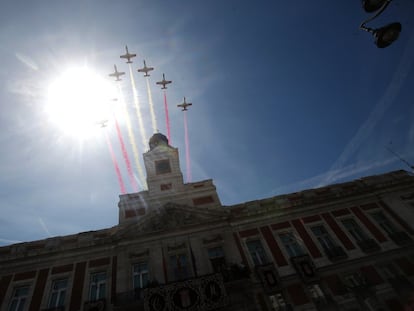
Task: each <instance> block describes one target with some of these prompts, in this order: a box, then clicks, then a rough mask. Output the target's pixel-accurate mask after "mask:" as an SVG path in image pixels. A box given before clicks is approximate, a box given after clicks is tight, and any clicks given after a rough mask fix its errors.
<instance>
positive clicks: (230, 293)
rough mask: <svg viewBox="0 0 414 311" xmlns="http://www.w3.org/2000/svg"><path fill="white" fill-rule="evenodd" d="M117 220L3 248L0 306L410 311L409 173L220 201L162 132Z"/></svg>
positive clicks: (413, 184) (413, 198)
mask: <svg viewBox="0 0 414 311" xmlns="http://www.w3.org/2000/svg"><path fill="white" fill-rule="evenodd" d="M144 163H145V168H146V173H147V183H148V190H146V191H141V192H138V193H131V194H125V195H121V196H120V201H119V204H118V207H119V224H118V225H117V226H115V227H112V228H108V229H103V230H98V231H90V232H82V233H79V234H75V235H69V236H61V237H53V238H48V239H45V240H40V241H33V242H28V243H19V244H14V245H10V246H6V247H1V248H0V311H6V310H7V311H9V310H10V311H14V310H30V311H35V310H62V311H78V310H84V311H87V310H108V311H109V310H114V311H116V310H119V311H121V310H145V311H172V310H177V311H180V310H187V311H189V310H223V311H227V310H246V311H253V310H263V311H266V310H267V311H271V310H280V311H282V310H349V311H351V310H384V311H385V310H414V286H413V284H414V283H413V282H414V244H413V235H414V227H413V224H414V177H413V176H412V175H411V174H409V173H407V172H405V171H395V172H390V173H387V174H384V175H377V176H370V177H366V178H362V179H358V180H355V181H352V182H347V183H342V184H335V185H330V186H326V187H322V188H318V189H310V190H305V191H301V192H297V193H291V194H286V195H279V196H275V197H271V198H266V199H262V200H257V201H251V202H245V203H241V204H237V205H233V206H222V204H221V202H220V199H219V197H218V195H217V192H216V188H215V186H214V184H213V182H212V180H205V181H200V182H194V183H184V181H183V176H182V172H181V170H180V166H179V155H178V150H177V149H176V148H173V147H171V146H169V145H168V141H167V139H166V137H165V136H163V135H162V134H155V135H154V136H153V137H152V138H151V139H150V150H149V151H148V152H147V153H145V154H144Z"/></svg>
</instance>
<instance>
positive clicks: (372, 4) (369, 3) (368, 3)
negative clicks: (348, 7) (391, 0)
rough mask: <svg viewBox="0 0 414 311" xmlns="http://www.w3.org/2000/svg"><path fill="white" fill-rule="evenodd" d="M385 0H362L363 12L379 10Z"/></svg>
mask: <svg viewBox="0 0 414 311" xmlns="http://www.w3.org/2000/svg"><path fill="white" fill-rule="evenodd" d="M385 2H387V0H362V7H363V8H364V10H365V12H367V13H372V12H375V11H377V10H379V9H380V8H381V7H382V6H383V5H384V3H385Z"/></svg>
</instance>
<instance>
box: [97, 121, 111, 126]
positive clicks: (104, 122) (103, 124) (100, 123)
mask: <svg viewBox="0 0 414 311" xmlns="http://www.w3.org/2000/svg"><path fill="white" fill-rule="evenodd" d="M96 124H99V125H100V126H101V127H107V126H108V120H102V121H98V122H96Z"/></svg>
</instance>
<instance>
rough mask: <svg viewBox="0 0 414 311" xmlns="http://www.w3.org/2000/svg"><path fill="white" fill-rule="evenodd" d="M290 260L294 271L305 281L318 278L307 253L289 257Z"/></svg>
mask: <svg viewBox="0 0 414 311" xmlns="http://www.w3.org/2000/svg"><path fill="white" fill-rule="evenodd" d="M290 261H291V263H292V265H293V267H294V268H295V270H296V272H297V273H298V274H299V276H300V277H301V278H302V280H303V281H304V282H305V283H309V282H313V281H316V280H318V279H319V276H318V274H317V271H316V268H315V265H314V263H313V261H312V259H311V257H310V256H309V255H308V254H306V255H300V256H295V257H291V258H290Z"/></svg>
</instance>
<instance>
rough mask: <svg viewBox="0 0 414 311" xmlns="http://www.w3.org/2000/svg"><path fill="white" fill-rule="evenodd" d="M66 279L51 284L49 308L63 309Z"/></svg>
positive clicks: (66, 285)
mask: <svg viewBox="0 0 414 311" xmlns="http://www.w3.org/2000/svg"><path fill="white" fill-rule="evenodd" d="M67 287H68V279H60V280H55V281H53V282H52V290H51V293H50V300H49V308H56V307H63V306H64V305H65V297H66V290H67Z"/></svg>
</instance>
